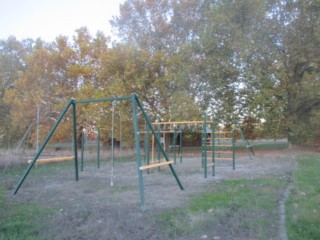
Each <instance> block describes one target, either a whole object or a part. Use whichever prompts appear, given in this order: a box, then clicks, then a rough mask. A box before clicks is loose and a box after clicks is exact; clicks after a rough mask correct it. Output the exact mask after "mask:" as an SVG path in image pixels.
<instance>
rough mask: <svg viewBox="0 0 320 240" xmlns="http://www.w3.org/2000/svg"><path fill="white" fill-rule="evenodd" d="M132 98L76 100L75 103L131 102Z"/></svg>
mask: <svg viewBox="0 0 320 240" xmlns="http://www.w3.org/2000/svg"><path fill="white" fill-rule="evenodd" d="M131 99H132V96H127V97H113V98H97V99H84V100H75V103H92V102H106V101H124V100H131Z"/></svg>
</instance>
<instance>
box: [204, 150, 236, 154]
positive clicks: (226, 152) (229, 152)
mask: <svg viewBox="0 0 320 240" xmlns="http://www.w3.org/2000/svg"><path fill="white" fill-rule="evenodd" d="M214 152H215V153H220V154H221V153H225V154H231V153H233V152H232V151H214ZM207 153H212V151H211V150H208V151H207Z"/></svg>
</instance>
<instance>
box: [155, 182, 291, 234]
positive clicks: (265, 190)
mask: <svg viewBox="0 0 320 240" xmlns="http://www.w3.org/2000/svg"><path fill="white" fill-rule="evenodd" d="M284 185H285V181H284V180H283V179H281V178H268V179H255V180H226V181H223V182H222V183H220V184H218V185H216V187H215V189H214V190H208V191H207V193H205V194H202V195H201V196H197V197H194V198H192V200H191V201H190V203H189V204H188V205H187V206H186V207H184V208H180V209H174V210H170V211H166V212H164V213H161V214H159V215H158V221H159V226H162V228H163V230H164V231H166V232H168V235H169V237H170V238H172V239H177V238H178V239H180V238H181V237H182V236H185V237H186V238H190V239H192V238H197V239H198V238H200V237H201V236H205V235H206V236H207V237H208V238H211V239H212V238H215V237H216V238H218V237H220V238H221V239H224V237H223V234H224V233H223V232H224V231H229V233H228V234H231V235H233V234H234V235H235V236H234V237H236V236H237V237H240V239H249V238H250V239H274V238H276V234H277V226H276V224H275V221H276V220H277V218H278V215H277V210H278V209H277V206H278V198H279V193H280V192H281V190H282V188H283V187H284ZM239 234H240V235H239ZM241 234H242V235H241Z"/></svg>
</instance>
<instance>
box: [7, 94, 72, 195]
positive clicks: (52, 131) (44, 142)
mask: <svg viewBox="0 0 320 240" xmlns="http://www.w3.org/2000/svg"><path fill="white" fill-rule="evenodd" d="M73 101H74V100H73V99H70V101H69V102H68V104H67V106H66V107H65V109H64V110H63V112H62V113H61V114H60V116H59V118H58V119H57V121H56V122H55V124H54V125H53V127H52V129H51V130H50V132H49V133H48V135H47V137H46V138H45V140H44V141H43V143H42V145H41V146H40V148H39V150H38V152H37V153H36V155H35V156H34V157H33V160H32V162H31V163H30V165H29V166H28V167H27V168H26V170H25V172H24V173H23V175H22V177H21V179H20V180H19V182H18V183H17V185H16V187H15V189H14V191H13V195H15V194H16V193H17V192H18V191H19V188H20V187H21V185H22V183H23V182H24V180H25V179H26V177H27V176H28V174H29V172H30V171H31V169H32V167H33V166H34V164H35V162H36V161H37V159H38V158H39V156H40V154H41V152H42V151H43V149H44V147H45V146H46V145H47V143H48V142H49V140H50V138H51V136H52V134H53V133H54V131H55V130H56V128H57V127H58V125H59V123H60V122H61V120H62V118H63V116H64V115H65V114H66V112H67V111H68V109H69V108H70V106H71V104H72V103H73ZM76 157H77V156H76V155H75V158H76Z"/></svg>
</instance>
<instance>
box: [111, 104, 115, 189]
mask: <svg viewBox="0 0 320 240" xmlns="http://www.w3.org/2000/svg"><path fill="white" fill-rule="evenodd" d="M115 105H116V101H112V121H111V125H112V126H111V162H112V167H111V182H110V186H113V178H114V112H115Z"/></svg>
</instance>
